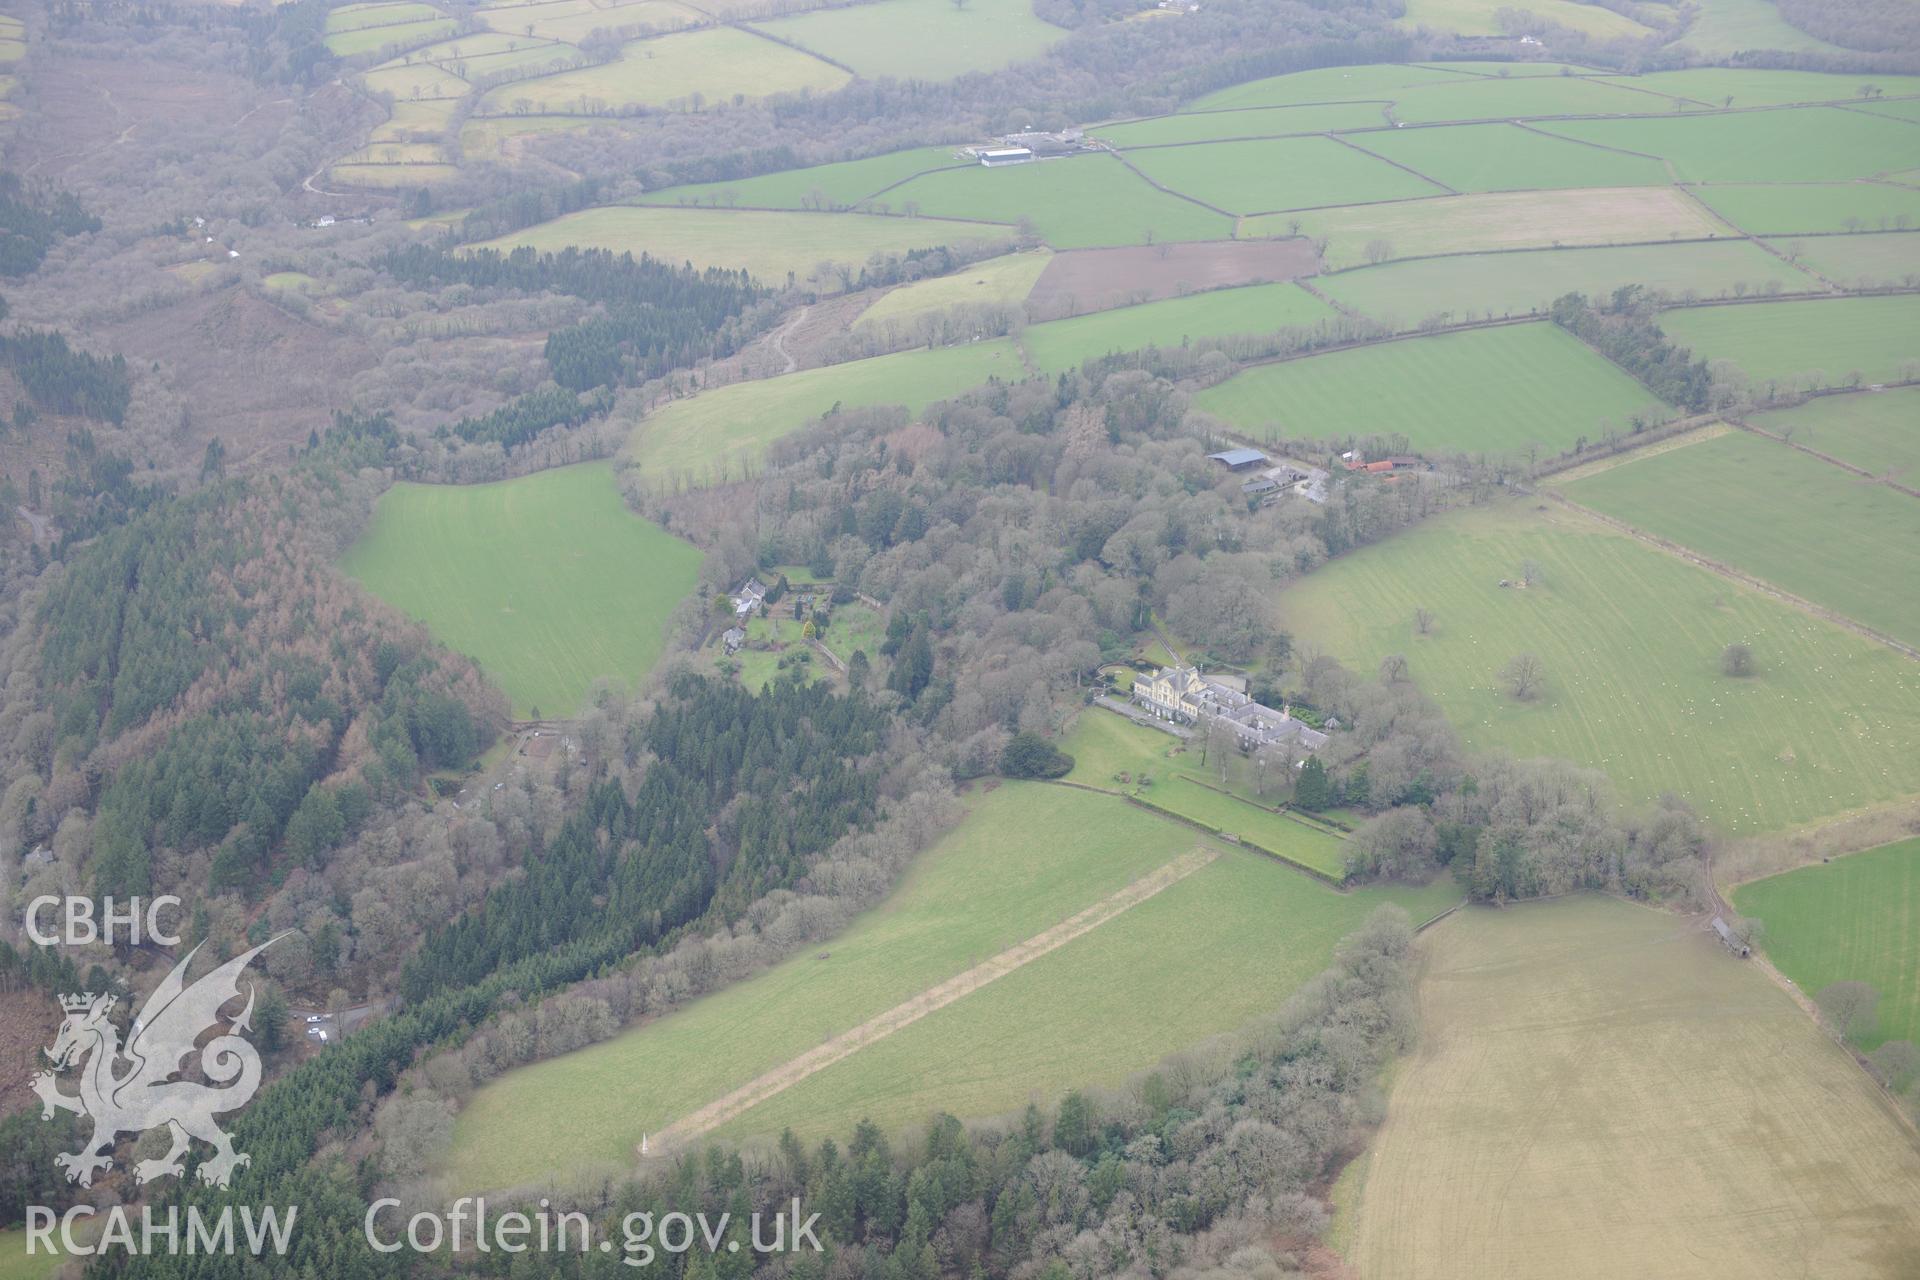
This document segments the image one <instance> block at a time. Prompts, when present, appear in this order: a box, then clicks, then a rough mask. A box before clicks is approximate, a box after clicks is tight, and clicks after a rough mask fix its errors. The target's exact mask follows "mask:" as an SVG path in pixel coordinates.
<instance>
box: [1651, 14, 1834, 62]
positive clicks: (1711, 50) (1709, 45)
mask: <svg viewBox="0 0 1920 1280" xmlns="http://www.w3.org/2000/svg"><path fill="white" fill-rule="evenodd" d="M1679 44H1680V45H1681V46H1682V47H1683V48H1688V49H1692V50H1695V51H1696V52H1699V53H1702V54H1705V55H1706V56H1707V57H1709V58H1719V57H1726V56H1728V55H1730V54H1735V53H1743V52H1745V51H1747V50H1750V49H1784V50H1786V51H1787V52H1789V53H1800V52H1822V53H1838V52H1841V51H1840V50H1838V49H1836V48H1835V47H1834V46H1833V45H1830V44H1828V43H1827V42H1826V41H1825V40H1821V39H1818V38H1816V37H1814V36H1810V35H1808V34H1807V33H1806V32H1804V31H1802V30H1801V29H1800V28H1798V27H1796V26H1794V25H1793V24H1792V23H1790V22H1788V21H1787V20H1786V19H1785V18H1782V17H1781V16H1780V10H1779V8H1778V7H1777V6H1775V4H1774V3H1773V0H1701V3H1700V12H1699V14H1698V16H1697V17H1695V18H1694V20H1693V24H1692V25H1691V26H1689V27H1688V28H1687V32H1686V34H1685V35H1684V36H1682V37H1681V39H1680V41H1679Z"/></svg>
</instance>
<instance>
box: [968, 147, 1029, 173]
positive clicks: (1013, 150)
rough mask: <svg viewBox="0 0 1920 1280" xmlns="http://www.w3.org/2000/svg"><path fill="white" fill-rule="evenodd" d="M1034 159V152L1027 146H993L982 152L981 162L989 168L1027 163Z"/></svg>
mask: <svg viewBox="0 0 1920 1280" xmlns="http://www.w3.org/2000/svg"><path fill="white" fill-rule="evenodd" d="M1031 159H1033V152H1032V151H1031V150H1029V149H1028V148H1026V147H993V148H991V149H989V150H986V151H982V152H981V153H980V163H981V164H983V165H985V166H987V168H989V169H997V168H999V167H1000V166H1002V165H1009V164H1025V163H1026V162H1027V161H1029V160H1031Z"/></svg>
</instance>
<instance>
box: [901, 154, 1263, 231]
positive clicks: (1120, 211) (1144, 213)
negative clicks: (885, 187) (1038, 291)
mask: <svg viewBox="0 0 1920 1280" xmlns="http://www.w3.org/2000/svg"><path fill="white" fill-rule="evenodd" d="M886 198H887V199H888V200H889V201H891V202H892V204H893V207H894V208H896V209H904V208H905V207H906V202H907V201H909V200H911V201H913V202H915V203H916V204H917V205H918V206H919V208H920V210H921V212H923V213H925V214H928V215H930V216H933V217H949V218H982V219H985V220H986V221H988V222H1005V223H1012V222H1018V221H1019V220H1020V219H1022V218H1027V219H1030V220H1031V221H1032V223H1033V226H1034V229H1035V230H1036V231H1037V232H1039V234H1040V235H1041V237H1043V238H1044V239H1045V240H1046V242H1047V243H1048V244H1050V245H1052V246H1053V247H1054V248H1056V249H1086V248H1093V247H1096V246H1102V245H1122V244H1146V243H1149V242H1164V241H1170V240H1224V239H1226V238H1227V237H1228V236H1230V235H1231V234H1232V233H1233V220H1232V219H1231V218H1226V217H1223V216H1221V215H1220V214H1217V213H1214V212H1212V211H1211V210H1207V209H1202V208H1201V207H1200V206H1199V205H1196V204H1193V203H1191V202H1189V201H1186V200H1182V199H1180V197H1178V196H1172V195H1168V194H1166V193H1165V192H1162V191H1155V190H1154V189H1153V187H1152V186H1150V185H1149V184H1148V183H1147V181H1146V180H1145V179H1144V178H1141V177H1140V176H1139V175H1137V174H1135V173H1133V172H1132V171H1130V170H1129V169H1128V168H1127V167H1126V166H1125V165H1123V164H1121V163H1120V161H1119V160H1118V159H1117V158H1115V157H1113V156H1106V155H1089V156H1076V157H1074V158H1072V159H1066V160H1043V161H1040V162H1038V163H1035V164H1021V165H1013V166H1011V167H1008V168H1004V169H988V168H984V167H982V166H980V165H970V166H968V167H967V168H964V169H955V170H949V171H948V172H945V173H930V174H927V175H926V176H925V177H920V178H915V179H913V180H912V181H911V182H908V183H905V184H904V185H902V186H899V187H895V188H894V189H893V190H892V191H889V192H888V193H887V196H886Z"/></svg>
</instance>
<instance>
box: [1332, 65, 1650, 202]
mask: <svg viewBox="0 0 1920 1280" xmlns="http://www.w3.org/2000/svg"><path fill="white" fill-rule="evenodd" d="M1521 83H1523V84H1524V83H1527V82H1526V81H1522V82H1521ZM1352 141H1353V142H1354V143H1356V144H1357V145H1359V146H1362V147H1365V148H1366V149H1367V150H1369V151H1372V152H1376V153H1377V154H1379V155H1383V156H1385V157H1386V158H1387V159H1389V160H1392V161H1395V162H1397V163H1399V164H1403V165H1406V166H1407V167H1408V168H1409V169H1413V170H1415V171H1416V172H1418V173H1423V174H1425V175H1426V176H1427V177H1429V178H1432V179H1433V180H1434V181H1436V182H1439V183H1442V184H1444V185H1446V186H1449V187H1452V188H1453V189H1454V190H1455V191H1532V190H1538V189H1541V188H1564V187H1654V186H1659V185H1660V184H1661V183H1662V182H1664V181H1666V167H1665V166H1664V165H1662V164H1661V163H1660V162H1659V161H1658V160H1649V159H1647V158H1645V157H1643V156H1627V155H1621V154H1620V153H1618V152H1615V151H1602V150H1601V149H1600V148H1598V147H1588V146H1582V145H1581V144H1580V143H1577V142H1566V141H1564V140H1562V139H1559V138H1549V137H1546V136H1545V135H1543V134H1539V133H1535V132H1533V131H1532V130H1531V129H1522V128H1520V127H1518V126H1517V125H1511V124H1463V125H1451V126H1443V127H1441V128H1437V129H1397V130H1394V131H1393V132H1391V133H1366V134H1359V135H1356V136H1355V137H1354V138H1353V139H1352ZM1328 203H1334V202H1333V201H1329V202H1328ZM1339 203H1343V204H1344V203H1358V200H1351V201H1340V202H1339Z"/></svg>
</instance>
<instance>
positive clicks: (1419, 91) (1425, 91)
mask: <svg viewBox="0 0 1920 1280" xmlns="http://www.w3.org/2000/svg"><path fill="white" fill-rule="evenodd" d="M1582 7H1583V8H1584V7H1586V6H1582ZM1595 10H1596V11H1597V12H1608V11H1606V10H1600V9H1598V7H1597V6H1595ZM1636 83H1638V82H1637V81H1633V80H1629V79H1628V78H1626V77H1622V76H1613V77H1608V78H1606V79H1600V80H1589V79H1587V78H1585V77H1582V76H1521V75H1515V76H1507V77H1500V76H1477V77H1473V78H1470V79H1469V78H1466V77H1458V78H1456V79H1455V80H1450V81H1441V82H1438V83H1435V84H1426V85H1416V86H1414V87H1412V88H1409V89H1402V90H1399V91H1398V92H1396V93H1395V94H1394V95H1393V118H1394V119H1395V120H1404V121H1406V122H1408V123H1409V124H1432V123H1434V122H1436V121H1442V120H1515V119H1523V118H1527V117H1541V116H1563V115H1624V114H1627V113H1630V112H1631V113H1639V112H1645V111H1664V110H1666V109H1667V107H1668V105H1669V104H1667V103H1665V102H1662V101H1660V100H1659V99H1657V98H1650V97H1648V96H1647V95H1645V94H1643V93H1635V92H1634V91H1633V89H1632V88H1630V87H1627V86H1630V85H1632V84H1636Z"/></svg>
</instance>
